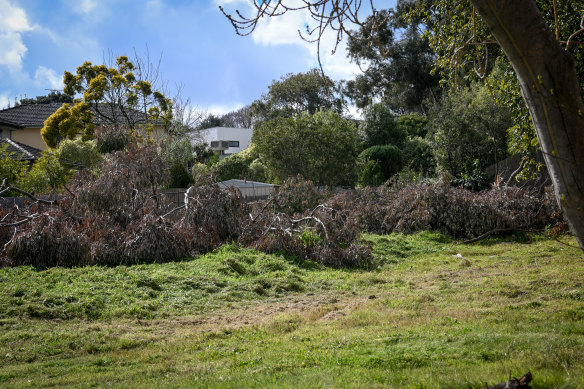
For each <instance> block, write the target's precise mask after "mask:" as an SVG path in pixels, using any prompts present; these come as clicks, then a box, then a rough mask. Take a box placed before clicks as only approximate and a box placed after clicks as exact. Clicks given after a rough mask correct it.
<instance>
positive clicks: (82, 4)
mask: <svg viewBox="0 0 584 389" xmlns="http://www.w3.org/2000/svg"><path fill="white" fill-rule="evenodd" d="M73 4H74V7H73V11H74V12H77V13H79V14H89V13H91V12H92V11H93V10H94V9H95V7H97V2H96V1H95V0H81V1H76V2H75V3H73Z"/></svg>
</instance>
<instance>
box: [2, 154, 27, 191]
mask: <svg viewBox="0 0 584 389" xmlns="http://www.w3.org/2000/svg"><path fill="white" fill-rule="evenodd" d="M16 157H18V156H17V154H16V153H11V152H9V151H8V144H4V145H0V188H1V187H2V186H3V185H4V186H15V185H17V183H18V182H19V181H20V180H22V178H23V177H24V176H25V175H26V170H27V168H28V163H27V162H26V161H20V160H18V159H16ZM3 196H6V197H8V196H18V194H17V193H16V192H12V191H9V192H5V193H4V194H3Z"/></svg>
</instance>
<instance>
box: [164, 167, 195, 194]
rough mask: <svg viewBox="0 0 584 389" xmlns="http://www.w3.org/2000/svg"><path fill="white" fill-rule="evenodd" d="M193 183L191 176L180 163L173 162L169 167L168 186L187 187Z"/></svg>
mask: <svg viewBox="0 0 584 389" xmlns="http://www.w3.org/2000/svg"><path fill="white" fill-rule="evenodd" d="M192 183H193V178H192V177H191V175H190V174H189V172H188V170H187V168H186V167H185V165H183V164H182V163H175V164H174V165H173V166H172V167H171V168H170V182H169V183H168V185H167V186H168V187H169V188H188V187H189V186H190V185H191V184H192Z"/></svg>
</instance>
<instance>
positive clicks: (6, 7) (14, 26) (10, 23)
mask: <svg viewBox="0 0 584 389" xmlns="http://www.w3.org/2000/svg"><path fill="white" fill-rule="evenodd" d="M0 9H1V10H2V13H0V32H24V31H30V30H33V29H34V28H33V26H31V25H30V24H29V23H28V18H27V17H26V12H24V9H22V8H18V7H17V6H15V5H12V4H11V3H10V2H9V1H8V0H0Z"/></svg>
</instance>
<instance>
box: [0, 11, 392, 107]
mask: <svg viewBox="0 0 584 389" xmlns="http://www.w3.org/2000/svg"><path fill="white" fill-rule="evenodd" d="M289 1H290V2H294V1H297V0H289ZM364 3H367V2H364ZM394 3H395V1H394V0H378V1H377V2H376V6H377V7H382V8H383V7H384V8H388V7H391V6H393V4H394ZM219 4H221V5H223V6H224V8H225V9H226V10H228V11H233V10H234V9H236V8H237V9H240V10H242V11H243V12H249V10H250V4H249V1H246V0H190V1H187V0H147V1H146V0H0V10H1V11H0V108H4V107H6V106H7V105H8V103H9V102H10V103H13V102H14V99H15V98H21V97H25V96H26V97H35V96H37V95H44V94H47V93H48V91H47V90H46V89H60V88H62V84H61V79H62V76H63V72H64V71H65V70H67V71H70V72H74V71H75V69H76V68H77V66H79V65H81V64H82V63H83V62H84V61H91V62H93V63H102V62H103V58H104V55H105V56H107V55H108V53H109V52H111V53H113V54H114V55H115V56H117V55H128V56H132V55H133V53H134V50H136V51H137V53H138V54H139V55H141V56H144V55H145V53H146V52H147V51H148V52H149V53H150V57H151V59H152V60H153V61H155V62H157V61H158V59H159V58H161V72H162V77H163V79H164V80H165V81H166V82H167V85H168V87H169V88H170V89H175V87H176V85H182V86H183V89H182V95H183V97H184V98H190V99H191V102H192V104H193V105H194V106H196V107H197V108H199V109H203V110H207V111H208V112H214V113H224V112H228V111H230V110H232V109H235V108H238V107H240V106H243V105H245V104H249V103H251V102H252V101H253V100H255V99H257V98H259V97H260V96H261V94H262V93H265V92H266V91H267V86H268V85H270V83H271V82H272V80H274V79H279V78H280V77H281V76H282V75H284V74H286V73H290V72H292V73H298V72H304V71H307V70H309V69H310V68H311V67H314V66H316V65H317V62H316V46H315V45H310V44H308V43H306V42H303V41H302V40H301V39H300V38H299V37H298V33H297V30H298V28H301V27H302V25H304V24H305V23H306V21H307V20H308V19H307V15H303V14H300V13H296V14H289V15H286V16H285V17H281V18H276V19H271V20H266V21H264V22H262V24H261V25H260V26H259V27H258V29H257V30H256V31H255V32H254V34H253V35H252V36H247V37H240V36H237V35H236V34H235V32H234V30H233V27H232V26H231V24H230V23H229V21H228V20H227V19H226V18H225V17H224V16H223V15H222V14H221V12H220V11H219V9H218V5H219ZM365 10H367V9H366V8H365ZM333 43H334V40H333V38H332V36H329V37H327V38H326V39H325V40H324V42H323V46H324V49H323V50H322V51H321V53H322V54H324V60H323V63H324V68H325V71H326V72H327V74H328V75H329V76H331V77H332V78H334V79H349V78H351V77H352V75H353V74H355V73H356V72H358V68H356V66H355V65H354V64H351V63H349V61H348V60H347V58H346V55H345V52H344V46H343V47H341V48H340V50H338V51H337V53H336V54H335V55H334V56H331V55H329V52H330V50H331V49H332V45H333ZM322 54H321V55H322Z"/></svg>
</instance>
